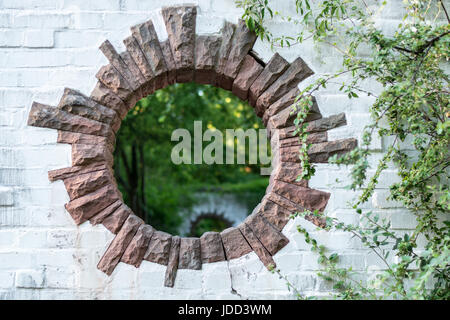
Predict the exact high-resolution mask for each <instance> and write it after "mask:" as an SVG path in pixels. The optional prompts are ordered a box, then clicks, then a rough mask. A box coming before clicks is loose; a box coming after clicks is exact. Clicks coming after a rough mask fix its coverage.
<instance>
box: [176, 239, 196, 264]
mask: <svg viewBox="0 0 450 320" xmlns="http://www.w3.org/2000/svg"><path fill="white" fill-rule="evenodd" d="M178 268H179V269H193V270H200V269H201V268H202V259H201V249H200V239H199V238H181V242H180V256H179V258H178Z"/></svg>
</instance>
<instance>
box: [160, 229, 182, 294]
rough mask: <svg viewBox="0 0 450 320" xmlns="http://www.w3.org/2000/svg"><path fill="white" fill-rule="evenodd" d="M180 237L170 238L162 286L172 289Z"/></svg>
mask: <svg viewBox="0 0 450 320" xmlns="http://www.w3.org/2000/svg"><path fill="white" fill-rule="evenodd" d="M180 241H181V240H180V237H178V236H174V237H172V242H171V244H170V253H169V263H168V264H167V269H166V275H165V278H164V286H166V287H173V285H174V284H175V278H176V276H177V271H178V258H179V253H180Z"/></svg>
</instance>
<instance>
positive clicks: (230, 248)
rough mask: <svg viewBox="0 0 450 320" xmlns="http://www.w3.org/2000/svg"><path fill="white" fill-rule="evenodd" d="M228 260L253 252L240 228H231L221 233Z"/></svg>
mask: <svg viewBox="0 0 450 320" xmlns="http://www.w3.org/2000/svg"><path fill="white" fill-rule="evenodd" d="M220 236H221V238H222V243H223V247H224V249H225V256H226V258H227V260H231V259H235V258H239V257H241V256H243V255H244V254H247V253H249V252H251V251H252V248H251V247H250V246H249V245H248V243H247V241H246V240H245V238H244V236H243V235H242V233H241V232H240V231H239V229H238V228H235V227H231V228H228V229H225V230H223V231H222V232H221V233H220Z"/></svg>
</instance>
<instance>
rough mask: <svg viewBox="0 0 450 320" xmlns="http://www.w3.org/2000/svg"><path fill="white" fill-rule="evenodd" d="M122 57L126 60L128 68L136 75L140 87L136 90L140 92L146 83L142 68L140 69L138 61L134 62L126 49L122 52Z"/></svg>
mask: <svg viewBox="0 0 450 320" xmlns="http://www.w3.org/2000/svg"><path fill="white" fill-rule="evenodd" d="M120 58H121V59H122V60H123V62H125V64H126V66H127V68H128V70H129V71H130V72H131V74H132V75H133V76H134V78H135V81H136V82H137V84H138V86H139V87H138V88H137V89H135V91H136V92H140V88H142V87H143V86H144V85H145V84H146V82H147V81H146V79H145V77H144V75H143V74H142V73H141V70H140V69H139V67H138V65H137V64H136V62H134V59H133V57H132V56H131V54H130V53H129V52H128V51H124V52H122V53H121V54H120Z"/></svg>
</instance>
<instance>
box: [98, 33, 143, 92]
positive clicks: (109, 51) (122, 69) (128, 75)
mask: <svg viewBox="0 0 450 320" xmlns="http://www.w3.org/2000/svg"><path fill="white" fill-rule="evenodd" d="M99 48H100V50H101V51H102V52H103V54H104V55H105V56H106V58H107V59H108V60H109V62H110V63H111V65H112V66H114V68H115V69H116V70H117V71H118V72H119V73H120V75H121V76H122V77H123V78H124V79H125V81H126V82H127V83H128V84H129V86H130V87H131V88H132V90H137V89H138V88H139V82H138V80H137V79H138V75H134V74H133V72H132V71H131V70H130V68H129V66H128V65H127V63H126V62H125V61H124V60H123V58H122V57H121V56H120V55H119V54H118V53H117V51H116V49H115V48H114V47H113V45H112V44H111V42H109V41H108V40H106V41H104V42H103V43H102V44H101V45H100V47H99Z"/></svg>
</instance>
